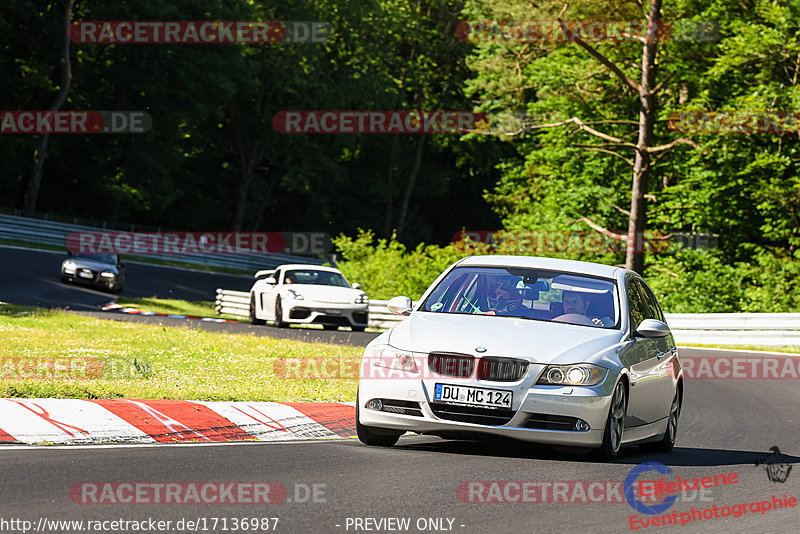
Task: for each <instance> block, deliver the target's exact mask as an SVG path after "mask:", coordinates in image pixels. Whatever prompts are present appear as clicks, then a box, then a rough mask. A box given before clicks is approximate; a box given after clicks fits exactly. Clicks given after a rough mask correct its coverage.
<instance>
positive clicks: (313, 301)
mask: <svg viewBox="0 0 800 534" xmlns="http://www.w3.org/2000/svg"><path fill="white" fill-rule="evenodd" d="M255 277H256V282H255V283H254V284H253V287H252V288H250V323H251V324H264V323H265V322H266V321H272V322H273V323H275V324H276V325H277V326H279V327H282V326H287V325H288V324H290V323H301V324H312V323H315V324H321V325H322V326H323V328H325V329H326V330H335V329H337V328H339V327H340V326H349V327H351V328H352V329H353V330H354V331H358V332H363V331H364V329H366V328H367V322H368V319H369V316H368V306H369V299H368V298H367V294H366V293H364V292H363V291H362V290H361V286H360V285H359V284H353V285H352V286H351V285H350V282H348V281H347V279H346V278H345V277H344V275H343V274H342V273H341V272H340V271H339V270H338V269H334V268H332V267H321V266H319V265H301V264H297V265H281V266H280V267H278V268H277V269H274V270H266V271H258V272H257V273H256V276H255Z"/></svg>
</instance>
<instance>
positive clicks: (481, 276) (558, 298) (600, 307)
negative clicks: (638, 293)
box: [420, 267, 619, 328]
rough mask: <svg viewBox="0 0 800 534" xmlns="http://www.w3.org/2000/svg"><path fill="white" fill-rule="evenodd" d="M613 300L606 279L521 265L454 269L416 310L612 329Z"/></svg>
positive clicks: (616, 316)
mask: <svg viewBox="0 0 800 534" xmlns="http://www.w3.org/2000/svg"><path fill="white" fill-rule="evenodd" d="M618 302H619V299H618V298H617V288H616V284H615V283H614V282H613V281H611V280H606V279H600V278H592V277H589V276H585V275H580V274H572V273H562V272H554V271H542V270H536V269H526V268H514V267H508V268H503V267H457V268H455V269H453V270H452V271H451V272H450V273H449V274H448V275H447V276H446V277H445V278H444V279H443V280H442V281H441V282H439V285H437V286H436V288H435V289H434V290H433V292H432V293H431V294H430V295H429V296H428V298H427V299H426V300H425V302H424V303H423V305H422V307H421V308H420V309H421V310H422V311H429V312H435V313H463V314H481V315H496V316H501V317H521V318H524V319H534V320H540V321H553V322H562V323H569V324H577V325H584V326H594V327H598V328H614V327H615V326H617V324H618V323H619V306H618Z"/></svg>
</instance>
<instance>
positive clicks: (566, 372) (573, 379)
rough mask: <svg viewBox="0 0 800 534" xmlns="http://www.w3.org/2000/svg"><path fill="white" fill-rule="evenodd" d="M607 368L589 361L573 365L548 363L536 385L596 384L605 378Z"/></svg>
mask: <svg viewBox="0 0 800 534" xmlns="http://www.w3.org/2000/svg"><path fill="white" fill-rule="evenodd" d="M607 373H608V369H605V368H604V367H600V366H597V365H592V364H590V363H576V364H573V365H548V366H547V367H546V368H545V370H544V372H543V373H542V376H541V377H540V378H539V380H538V381H537V382H536V384H537V385H548V386H596V385H597V384H599V383H601V382H602V381H603V380H605V378H606V374H607Z"/></svg>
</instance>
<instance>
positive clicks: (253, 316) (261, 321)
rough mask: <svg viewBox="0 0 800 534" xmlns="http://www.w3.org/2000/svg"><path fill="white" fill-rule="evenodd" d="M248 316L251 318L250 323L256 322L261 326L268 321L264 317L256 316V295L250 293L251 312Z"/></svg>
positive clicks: (255, 323)
mask: <svg viewBox="0 0 800 534" xmlns="http://www.w3.org/2000/svg"><path fill="white" fill-rule="evenodd" d="M248 317H249V318H250V324H254V325H257V326H260V325H262V324H264V323H266V321H265V320H264V319H259V318H257V317H256V296H255V295H250V312H249V313H248Z"/></svg>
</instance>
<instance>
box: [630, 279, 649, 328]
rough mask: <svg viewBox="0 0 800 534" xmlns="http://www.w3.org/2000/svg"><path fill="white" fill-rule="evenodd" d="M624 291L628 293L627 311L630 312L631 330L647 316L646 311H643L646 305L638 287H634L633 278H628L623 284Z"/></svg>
mask: <svg viewBox="0 0 800 534" xmlns="http://www.w3.org/2000/svg"><path fill="white" fill-rule="evenodd" d="M625 292H626V293H627V294H628V313H630V318H631V330H633V329H634V328H636V327H637V326H639V323H641V322H642V321H644V320H645V319H646V318H647V312H646V311H645V310H646V308H647V306H646V305H645V303H644V302H643V301H642V296H641V294H640V293H639V288H638V287H636V283H635V281H634V279H633V278H628V281H627V282H626V284H625Z"/></svg>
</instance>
